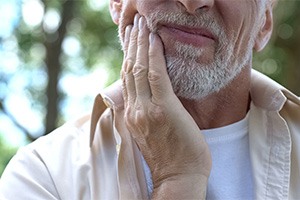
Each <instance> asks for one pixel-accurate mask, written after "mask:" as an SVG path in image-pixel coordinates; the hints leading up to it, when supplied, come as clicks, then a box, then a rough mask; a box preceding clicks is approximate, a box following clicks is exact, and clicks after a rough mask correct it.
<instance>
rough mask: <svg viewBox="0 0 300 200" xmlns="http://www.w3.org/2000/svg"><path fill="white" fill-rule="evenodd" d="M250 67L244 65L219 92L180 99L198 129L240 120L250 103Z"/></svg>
mask: <svg viewBox="0 0 300 200" xmlns="http://www.w3.org/2000/svg"><path fill="white" fill-rule="evenodd" d="M250 78H251V68H250V67H247V66H246V67H244V68H243V70H242V71H241V73H240V74H239V75H237V77H236V78H235V79H234V80H233V81H232V82H231V83H230V84H229V85H227V86H226V87H225V88H223V89H221V90H220V91H219V92H217V93H214V94H211V95H209V96H207V97H205V98H204V99H201V100H187V99H180V101H181V102H182V104H183V106H184V107H185V108H186V109H187V111H188V112H189V113H190V115H191V116H192V117H193V119H194V120H195V122H196V123H197V125H198V127H199V128H200V129H211V128H218V127H222V126H226V125H229V124H232V123H235V122H237V121H240V120H242V119H243V118H244V117H245V116H246V114H247V112H248V110H249V104H250V92H249V90H250Z"/></svg>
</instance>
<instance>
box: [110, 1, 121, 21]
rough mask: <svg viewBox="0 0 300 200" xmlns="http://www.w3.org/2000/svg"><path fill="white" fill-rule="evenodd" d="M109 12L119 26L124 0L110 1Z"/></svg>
mask: <svg viewBox="0 0 300 200" xmlns="http://www.w3.org/2000/svg"><path fill="white" fill-rule="evenodd" d="M109 10H110V15H111V18H112V20H113V22H114V23H115V24H117V25H118V24H119V19H120V16H121V10H122V0H110V2H109Z"/></svg>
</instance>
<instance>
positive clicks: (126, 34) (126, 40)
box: [123, 25, 132, 58]
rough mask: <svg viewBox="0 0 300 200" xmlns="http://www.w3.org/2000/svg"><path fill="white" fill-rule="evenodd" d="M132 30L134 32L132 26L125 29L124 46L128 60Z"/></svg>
mask: <svg viewBox="0 0 300 200" xmlns="http://www.w3.org/2000/svg"><path fill="white" fill-rule="evenodd" d="M131 30H132V25H128V26H127V27H126V29H125V40H124V44H123V52H124V58H126V56H127V51H128V45H129V41H130V39H129V38H130V33H131Z"/></svg>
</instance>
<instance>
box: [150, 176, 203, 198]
mask: <svg viewBox="0 0 300 200" xmlns="http://www.w3.org/2000/svg"><path fill="white" fill-rule="evenodd" d="M207 181H208V177H207V176H205V175H202V174H196V175H195V174H189V175H183V174H181V175H176V176H172V177H169V178H167V179H164V180H162V181H160V182H159V183H154V190H153V195H152V199H205V197H206V189H207Z"/></svg>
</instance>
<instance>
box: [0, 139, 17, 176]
mask: <svg viewBox="0 0 300 200" xmlns="http://www.w3.org/2000/svg"><path fill="white" fill-rule="evenodd" d="M0 152H1V156H0V177H1V174H2V173H3V171H4V169H5V167H6V165H7V164H8V162H9V161H10V159H11V158H12V156H13V155H14V154H15V153H16V152H17V148H16V147H12V146H10V145H8V144H7V143H5V140H4V139H3V137H0Z"/></svg>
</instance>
